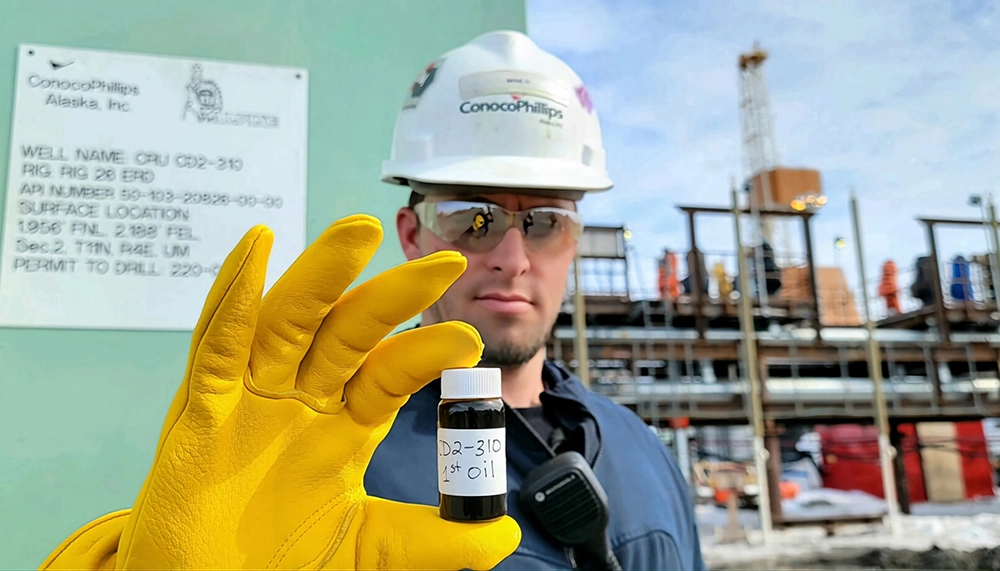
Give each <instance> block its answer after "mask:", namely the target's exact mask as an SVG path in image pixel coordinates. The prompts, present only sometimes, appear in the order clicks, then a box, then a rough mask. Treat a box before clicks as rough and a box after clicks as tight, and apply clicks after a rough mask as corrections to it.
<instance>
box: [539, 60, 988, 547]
mask: <svg viewBox="0 0 1000 571" xmlns="http://www.w3.org/2000/svg"><path fill="white" fill-rule="evenodd" d="M765 59H766V53H765V52H763V51H762V50H760V48H759V47H758V46H756V45H755V46H754V49H753V51H751V52H750V53H749V54H744V55H743V56H741V57H740V60H739V69H740V81H741V110H742V118H743V139H744V145H745V153H744V159H745V160H744V168H745V172H744V181H743V183H742V184H741V185H738V186H737V185H734V186H735V187H736V188H734V189H733V192H732V197H733V200H732V203H731V204H719V205H704V204H682V205H677V206H676V208H678V210H679V211H680V212H681V213H683V215H684V217H685V218H686V221H687V230H688V236H689V244H688V248H687V250H686V251H684V252H675V251H667V252H665V253H664V256H663V259H662V260H661V262H660V265H659V279H658V284H657V285H658V287H657V295H656V296H655V297H653V298H648V297H643V298H639V297H636V296H634V295H633V294H632V288H631V287H630V281H629V263H630V258H629V256H628V255H627V248H626V247H625V246H626V242H627V238H628V230H627V229H626V228H624V227H601V228H589V229H588V230H587V233H586V235H585V237H584V240H583V242H582V243H581V247H580V254H579V257H578V259H577V264H576V265H577V268H576V270H577V271H576V277H575V279H574V280H573V281H574V283H572V284H570V287H571V289H572V290H573V292H574V294H575V295H574V296H573V297H572V298H571V299H570V300H569V301H568V302H567V303H566V305H565V306H564V308H563V311H562V313H561V314H560V316H559V319H558V321H557V323H556V325H555V327H554V329H553V331H552V335H551V337H550V340H549V347H548V352H549V357H550V358H552V359H555V360H557V361H561V362H563V363H565V364H566V365H567V366H568V367H569V368H571V369H575V370H577V371H578V372H580V373H581V375H582V376H583V377H584V381H585V382H587V383H589V385H590V386H591V388H592V389H593V390H595V391H597V392H599V393H603V394H606V395H608V396H609V397H610V398H612V399H613V400H615V401H617V402H619V403H621V404H623V405H625V406H627V407H629V408H631V409H632V410H634V411H635V412H636V414H638V415H639V416H640V417H641V418H643V419H644V420H645V421H646V422H647V423H648V424H649V425H650V426H653V427H662V428H667V429H675V430H672V431H670V430H668V431H666V432H667V434H669V435H672V437H673V440H672V444H673V448H674V450H675V451H676V452H677V454H678V456H679V458H681V459H682V463H683V464H685V465H686V466H687V470H686V472H687V473H686V475H687V476H688V477H690V476H691V474H692V473H693V472H694V470H693V469H692V468H691V464H692V462H693V459H692V458H691V457H690V456H691V455H692V454H693V455H698V454H699V452H698V451H697V450H695V448H698V447H699V446H700V449H701V452H700V453H701V454H704V453H705V450H708V449H711V450H713V451H714V452H713V453H714V454H715V455H716V456H720V457H723V458H725V457H727V456H728V457H730V459H732V458H737V459H740V460H743V461H746V462H747V463H748V464H749V465H751V466H756V468H757V469H756V470H753V472H754V473H755V474H760V475H765V474H766V476H767V477H766V482H767V486H763V487H761V489H760V490H759V492H760V501H761V504H762V505H760V508H761V512H762V513H761V515H762V519H764V520H767V521H764V522H763V524H764V525H763V527H764V530H765V541H766V534H767V532H768V531H769V529H770V528H771V526H774V527H779V526H784V525H793V524H796V523H801V522H797V521H796V520H795V519H794V518H790V517H786V516H784V515H783V514H782V509H781V498H782V494H783V490H782V488H781V482H782V465H783V458H784V459H785V460H786V461H788V460H789V459H791V460H794V459H795V458H796V450H795V444H796V439H797V438H798V436H799V435H801V434H804V433H807V432H811V433H813V434H817V433H818V434H820V435H821V438H822V439H824V442H825V444H823V446H825V448H824V449H823V450H825V452H821V454H823V456H821V458H820V461H821V462H824V461H825V462H826V463H827V464H828V465H827V466H826V467H825V470H826V473H827V474H831V473H836V472H837V471H838V470H840V468H841V467H847V466H850V465H851V462H850V461H851V458H852V457H853V458H855V459H857V458H860V457H864V460H858V462H860V464H863V465H864V469H863V470H861V469H855V470H854V472H855V473H861V472H863V473H864V474H866V475H867V476H866V477H868V483H867V484H865V485H866V486H868V488H870V489H871V491H872V493H873V494H875V495H880V496H882V497H885V498H886V499H887V503H888V515H889V516H890V520H891V519H892V517H894V514H895V513H898V511H899V510H901V511H902V512H904V513H908V512H909V506H910V503H911V501H923V500H926V499H931V500H935V499H937V500H939V501H947V500H955V499H961V498H960V497H971V496H974V495H977V494H984V493H987V492H985V491H981V490H980V491H976V490H979V488H976V486H977V485H978V484H975V485H974V484H973V483H968V481H967V480H966V481H967V483H966V484H965V485H962V484H961V483H960V484H959V485H958V486H959V489H957V490H956V489H955V484H954V481H955V480H956V478H957V480H958V481H959V482H961V481H963V475H962V473H961V463H960V462H959V464H958V465H959V468H955V467H954V458H952V459H951V460H948V459H947V458H946V459H944V460H942V461H941V462H938V463H937V464H935V465H934V467H931V464H933V462H930V461H929V460H928V458H929V457H930V458H931V459H932V460H933V456H934V454H935V453H936V452H938V451H940V450H941V449H942V448H947V449H948V450H950V451H951V452H952V453H951V454H950V456H949V454H947V453H946V454H945V456H949V457H960V456H962V454H961V452H962V451H963V450H966V449H971V448H975V450H976V451H977V452H976V454H979V455H981V456H982V455H984V453H983V452H981V451H980V448H981V446H980V443H981V441H982V432H981V431H980V432H979V433H978V435H977V434H972V435H971V436H969V435H963V434H964V432H963V431H965V430H966V428H965V427H966V426H967V425H968V423H972V424H975V423H981V421H983V420H984V419H990V418H1000V307H998V305H997V299H996V297H997V296H996V295H995V290H994V288H993V284H994V283H997V282H998V281H1000V280H997V279H995V278H996V275H997V270H998V269H1000V262H998V258H997V238H996V236H997V229H998V225H1000V224H998V222H997V220H996V216H995V212H994V211H993V206H992V203H991V204H990V205H989V213H988V215H987V216H986V217H984V219H979V220H976V219H970V220H946V219H935V218H920V219H918V220H916V221H915V222H914V223H919V224H922V225H924V227H925V229H926V237H927V243H926V247H927V255H926V256H922V257H921V258H919V259H918V260H917V262H916V264H915V267H914V271H913V272H900V271H899V270H898V268H897V267H896V266H895V263H893V264H886V265H885V267H884V268H883V274H882V275H881V276H873V277H874V278H875V282H874V283H873V282H870V281H868V280H867V279H866V278H865V274H864V252H863V248H862V242H861V241H862V237H863V234H864V232H863V229H862V221H861V220H860V217H859V215H858V208H857V203H856V201H855V199H854V197H853V196H852V197H851V203H852V207H853V221H854V230H855V236H854V243H855V245H856V246H857V254H858V256H857V257H858V260H859V270H860V274H861V276H862V282H863V284H862V287H861V288H858V290H854V288H851V287H849V285H848V284H847V281H846V278H845V274H844V272H843V270H842V269H841V268H837V267H817V265H816V264H815V262H814V249H815V244H814V243H813V238H812V226H811V225H812V222H813V219H814V218H815V217H817V216H821V215H822V206H823V205H824V204H826V201H827V198H826V196H825V195H824V194H823V191H822V188H821V186H820V177H819V173H818V171H815V170H810V169H790V168H785V167H781V166H778V159H777V154H776V152H774V135H773V126H772V122H773V120H772V119H771V113H770V109H769V104H768V103H767V95H766V88H765V87H764V82H763V76H762V72H761V65H762V64H763V62H764V61H765ZM710 216H711V217H727V218H728V219H729V220H730V221H731V222H732V224H733V227H734V230H735V235H736V243H735V244H734V247H733V249H732V251H731V253H724V254H709V253H706V252H705V251H703V250H702V249H701V248H700V247H699V244H698V240H697V232H696V229H697V224H698V223H699V222H700V221H701V220H702V219H703V218H705V217H710ZM943 225H960V226H979V227H982V228H985V229H987V230H988V231H987V232H986V235H987V236H989V237H990V240H989V242H990V243H989V244H987V245H985V247H984V248H983V251H982V252H975V253H973V254H972V255H971V256H969V258H968V259H967V260H966V259H965V258H961V257H960V258H956V259H955V260H953V261H952V262H951V263H948V264H946V263H942V261H941V260H940V259H939V257H938V255H939V252H938V248H937V243H936V234H935V229H936V228H938V227H940V226H943ZM745 227H746V228H748V230H746V229H744V228H745ZM776 228H780V229H782V230H783V231H784V232H785V237H784V238H783V240H785V241H786V242H791V241H793V236H794V242H795V243H796V244H797V245H798V246H800V247H801V249H802V251H803V252H804V259H803V260H796V259H794V257H791V256H786V257H781V256H779V255H777V254H776V253H775V249H774V248H773V247H772V246H771V244H770V242H769V240H770V239H771V238H772V237H773V236H774V235H775V229H776ZM785 249H786V250H787V249H788V248H785ZM713 256H714V259H713ZM734 262H735V270H734V269H733V266H734ZM902 275H907V276H910V277H911V278H912V281H911V283H909V284H900V283H899V280H900V276H902ZM907 286H909V287H907ZM855 291H857V292H858V293H860V294H861V295H860V296H856V295H855ZM744 292H748V293H749V295H745V294H744ZM869 297H872V298H877V299H869ZM581 309H582V311H581ZM578 355H585V356H586V357H585V359H584V362H580V360H579V359H578V358H577V357H578ZM689 427H690V428H689ZM727 427H745V433H746V434H747V440H746V441H745V442H742V443H733V442H729V441H728V437H727V436H726V434H728V433H729V432H730V431H729V429H728V428H727ZM973 432H975V431H973ZM848 433H850V434H852V435H853V436H851V437H850V438H847V440H845V437H844V435H845V434H848ZM691 434H694V435H695V438H696V440H697V439H700V440H701V442H700V443H699V444H698V445H697V446H692V444H691V443H689V442H688V440H687V439H688V437H689V435H691ZM838 435H839V436H838ZM838 438H839V440H838ZM851 439H853V440H851ZM707 440H713V442H711V443H709V442H707ZM845 443H846V444H845ZM963 443H964V444H963ZM734 445H739V446H742V448H743V449H742V450H741V451H736V450H734V449H733V448H732V446H734ZM838 446H839V448H838ZM963 446H964V448H963ZM949 447H950V448H949ZM848 448H849V449H850V451H849V452H846V453H845V452H844V450H846V449H848ZM764 449H766V452H765V451H764ZM861 449H864V450H863V451H861V452H859V450H861ZM831 451H834V452H831ZM837 451H839V452H837ZM956 451H957V452H960V454H954V452H956ZM921 454H923V456H921ZM838 455H839V457H840V458H841V461H840V462H841V466H840V467H834V466H833V464H835V463H836V462H838V460H837V457H838ZM852 455H853V456H852ZM914 455H916V459H914V458H915V457H914ZM929 462H930V463H929ZM949 462H951V464H949ZM977 465H981V463H980V464H977ZM942 466H943V467H942ZM956 469H957V470H959V472H957V476H956V472H955V470H956ZM949 470H951V471H950V472H949ZM970 470H971V469H970ZM918 472H919V474H917V473H918ZM932 472H933V473H932ZM845 477H846V476H845ZM985 477H986V478H988V479H990V478H993V475H992V474H987V475H986V476H985ZM872 481H874V482H879V481H881V482H882V484H881V485H879V484H872V483H871V482H872ZM989 481H990V483H991V485H989V486H987V488H988V490H989V491H988V493H990V494H992V493H993V486H994V485H996V482H995V480H992V479H990V480H989ZM948 482H952V483H951V484H949V483H948ZM949 486H951V487H950V488H949ZM980 487H981V486H980ZM974 488H975V489H974ZM882 515H883V514H875V516H873V517H878V518H881V517H882ZM810 523H815V522H810ZM834 523H835V522H834ZM890 523H891V521H890Z"/></svg>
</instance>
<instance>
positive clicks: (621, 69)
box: [527, 0, 1000, 293]
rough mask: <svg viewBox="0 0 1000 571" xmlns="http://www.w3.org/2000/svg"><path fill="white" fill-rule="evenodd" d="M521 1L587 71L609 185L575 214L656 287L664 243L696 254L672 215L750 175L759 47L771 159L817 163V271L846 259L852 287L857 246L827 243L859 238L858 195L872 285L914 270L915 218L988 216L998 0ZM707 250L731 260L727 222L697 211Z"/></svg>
mask: <svg viewBox="0 0 1000 571" xmlns="http://www.w3.org/2000/svg"><path fill="white" fill-rule="evenodd" d="M527 8H528V33H529V35H530V36H531V37H532V38H533V39H534V40H535V41H536V42H537V43H538V44H539V45H540V46H541V47H542V48H543V49H546V50H548V51H550V52H552V53H554V54H555V55H557V56H559V57H560V58H562V59H563V60H564V61H566V62H567V63H568V64H569V65H570V66H571V67H573V68H574V69H575V70H576V71H577V73H578V74H579V75H580V76H581V77H582V78H583V79H584V81H585V82H586V83H587V84H588V88H589V90H590V94H591V98H592V99H593V101H594V104H595V106H596V109H597V111H598V113H599V116H600V119H601V123H602V128H603V133H604V141H605V145H606V148H607V151H608V160H609V170H610V172H611V176H612V178H613V179H614V181H615V183H616V187H615V189H614V190H612V191H611V192H609V193H604V194H602V195H597V196H593V197H588V198H587V199H586V200H584V201H583V203H582V204H581V210H582V211H583V212H584V214H585V215H586V216H587V218H588V221H589V222H592V223H602V224H625V225H626V226H628V227H629V228H630V229H631V230H632V231H633V235H634V238H633V240H632V247H633V252H634V254H635V257H634V261H635V262H636V265H637V266H638V270H639V273H641V274H642V275H641V276H639V277H640V280H641V282H642V285H643V288H644V291H646V292H647V293H651V292H652V288H653V287H654V284H655V278H654V276H653V271H654V270H655V260H656V258H657V257H658V256H659V255H660V254H661V252H662V250H663V249H664V248H672V249H675V250H680V251H683V250H686V249H687V247H688V238H687V229H686V225H685V219H684V218H683V217H682V216H681V213H680V212H679V211H678V210H677V208H676V205H677V204H679V203H689V204H690V203H697V204H706V205H717V206H727V205H728V202H729V188H730V179H731V177H733V176H737V177H739V176H742V172H741V171H742V145H741V133H740V116H739V76H738V71H737V66H736V62H737V58H738V56H739V54H740V53H741V52H745V51H748V50H750V49H751V47H752V46H753V43H754V42H755V41H759V42H760V44H761V47H762V48H764V49H765V50H767V51H768V52H769V54H770V56H769V60H768V62H767V63H766V64H765V72H766V77H767V82H768V88H769V92H770V97H771V107H772V111H773V114H774V117H775V135H776V141H777V147H778V155H779V162H780V164H782V165H784V166H792V167H807V168H816V169H819V170H820V171H821V173H822V177H823V185H824V190H825V191H826V194H827V195H828V196H829V199H830V202H829V204H828V205H827V206H826V207H825V208H824V209H823V211H822V213H821V214H820V215H819V216H818V217H817V218H815V219H814V225H813V229H814V241H815V247H814V251H815V254H816V256H817V263H818V264H820V265H833V264H837V265H840V266H842V267H844V269H845V272H846V273H847V274H848V278H849V280H852V283H853V284H854V285H857V282H856V281H853V280H856V275H857V272H856V271H855V267H856V266H855V264H856V261H855V257H854V255H853V251H854V250H853V248H854V244H853V242H852V241H849V242H848V247H847V248H846V249H844V250H843V251H839V252H838V251H836V250H835V249H834V247H833V245H832V244H833V242H834V239H835V237H836V236H841V235H842V236H844V237H847V238H850V236H851V223H850V218H849V202H848V196H849V191H850V187H851V186H852V185H853V186H854V188H855V190H856V193H857V194H858V197H859V199H860V205H861V209H862V222H863V224H864V242H865V252H866V253H865V256H866V262H867V265H866V271H867V272H868V274H869V275H868V278H869V282H870V283H871V282H873V281H875V280H877V278H878V272H879V270H880V267H881V264H882V263H883V262H884V261H885V260H886V259H890V258H891V259H893V260H894V261H895V262H896V263H897V265H899V266H900V267H901V268H904V269H905V268H906V267H911V266H912V265H913V263H914V259H915V257H916V256H918V255H921V254H923V253H924V252H925V251H926V239H925V233H924V230H923V226H922V225H920V224H919V223H918V222H917V221H916V220H915V218H916V217H918V216H935V217H978V216H979V215H980V211H979V209H978V208H975V207H971V206H969V205H968V197H969V195H970V194H986V193H988V192H991V191H993V190H994V188H996V187H998V185H1000V160H997V152H998V151H1000V121H998V118H1000V11H998V9H997V5H996V4H993V3H989V2H979V1H972V2H970V1H943V0H942V1H937V2H928V1H921V2H909V1H906V2H904V1H888V0H880V1H878V2H854V1H847V0H835V1H834V0H828V1H823V2H801V1H794V2H793V1H783V2H779V1H757V2H747V1H735V0H732V1H711V2H680V1H658V0H651V1H643V0H622V1H615V2H612V1H611V0H604V1H601V0H573V1H569V0H528V1H527ZM995 194H996V195H997V200H1000V192H995ZM798 237H799V234H795V235H794V238H793V240H795V241H793V243H792V247H793V248H794V249H795V250H797V251H798V252H799V253H801V251H802V246H801V245H800V243H799V242H798ZM698 240H699V243H700V245H701V246H702V247H703V248H705V249H708V250H709V251H710V252H716V251H718V252H721V251H723V250H730V251H731V250H732V245H733V232H732V221H731V219H727V218H714V219H713V218H709V219H705V222H704V223H701V224H700V227H699V232H698ZM938 243H939V247H940V248H941V250H942V257H943V258H944V259H950V257H951V256H952V255H953V254H954V253H956V252H961V253H964V254H965V255H966V256H967V257H969V256H971V255H972V254H974V253H981V252H985V251H986V248H987V242H986V235H985V232H984V231H983V230H982V229H979V228H974V229H958V230H952V229H947V228H942V229H941V230H939V234H938ZM782 245H783V244H780V243H779V244H777V246H778V247H781V246H782ZM909 280H910V276H907V275H902V276H901V280H900V282H901V283H900V285H901V286H903V287H905V286H908V285H909ZM869 291H870V292H871V293H874V291H872V290H869Z"/></svg>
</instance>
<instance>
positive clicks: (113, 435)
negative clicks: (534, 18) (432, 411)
mask: <svg viewBox="0 0 1000 571" xmlns="http://www.w3.org/2000/svg"><path fill="white" fill-rule="evenodd" d="M504 28H506V29H515V30H521V31H524V29H525V14H524V5H523V0H478V1H473V0H419V1H418V0H392V1H390V0H169V1H167V0H142V1H139V0H0V181H6V180H7V172H6V170H7V164H8V160H9V149H8V146H9V141H10V120H11V110H12V105H13V93H14V70H15V57H16V53H17V52H16V46H17V44H18V43H21V42H30V43H39V44H54V45H62V46H67V47H79V48H93V49H106V50H118V51H127V52H147V53H152V54H162V55H177V56H191V57H202V58H212V59H220V60H233V61H247V62H255V63H265V64H280V65H294V66H303V67H306V68H308V69H309V71H310V108H309V119H310V120H309V198H308V239H309V241H312V240H314V239H315V238H316V236H317V235H319V233H320V232H321V231H322V230H323V229H324V228H325V227H326V226H327V225H329V224H330V223H332V222H333V221H335V220H336V219H338V218H340V217H342V216H346V215H348V214H352V213H356V212H366V213H369V214H373V215H375V216H378V217H379V218H380V219H381V220H382V221H383V224H384V225H385V226H386V238H385V244H384V246H383V249H382V251H381V252H380V253H379V255H378V256H377V257H376V259H375V260H374V261H373V263H372V265H371V266H370V267H369V269H368V271H367V272H366V274H365V276H363V278H364V277H370V276H371V275H372V273H373V272H376V271H381V270H384V269H386V268H388V267H389V266H391V265H395V264H397V263H399V262H401V261H402V260H403V257H402V255H401V253H400V252H399V248H398V242H397V241H396V236H395V232H394V229H393V216H394V214H395V211H396V209H397V208H398V207H399V206H400V205H402V204H404V203H405V200H406V196H407V194H406V192H405V191H404V190H402V189H398V188H394V187H390V186H388V185H385V184H383V183H381V182H380V181H379V180H378V176H379V169H380V166H381V161H382V160H383V158H384V157H385V156H386V154H387V153H388V150H389V143H390V141H391V136H392V128H393V123H394V121H395V114H396V112H397V110H398V109H399V107H400V104H401V102H402V101H403V96H404V93H405V90H406V88H407V87H408V86H409V84H410V82H412V81H413V79H414V77H416V75H417V73H418V72H419V71H420V70H421V69H423V67H424V66H425V65H426V64H427V63H428V62H429V61H431V60H432V59H433V58H435V57H436V56H438V55H439V54H441V53H442V52H444V51H446V50H448V49H450V48H452V47H455V46H457V45H459V44H461V43H464V42H465V41H468V40H469V39H471V38H473V37H475V36H476V35H478V34H480V33H483V32H486V31H489V30H493V29H504ZM4 191H5V189H4V188H2V187H0V209H2V208H3V204H4V195H3V193H4ZM0 220H2V218H0ZM0 223H2V222H0ZM80 303H86V300H84V299H81V300H80ZM188 342H189V336H188V335H187V334H182V333H151V332H150V333H146V332H113V331H111V332H109V331H62V330H11V329H0V569H11V568H15V569H25V568H37V566H38V564H39V563H41V560H42V559H43V558H44V557H45V556H46V555H47V554H48V553H49V551H50V550H51V549H52V548H54V547H55V546H56V545H57V544H58V543H59V542H60V541H61V540H62V539H63V538H64V537H65V536H66V535H67V534H69V533H71V532H72V531H73V530H75V529H77V528H78V527H79V526H80V525H82V524H84V523H86V522H87V521H89V520H90V519H92V518H94V517H96V516H99V515H101V514H104V513H106V512H108V511H111V510H115V509H119V508H122V507H127V506H130V505H131V503H132V501H133V500H134V498H135V495H136V494H137V493H138V491H139V487H140V485H141V483H142V480H143V478H144V476H145V474H146V471H147V470H148V468H149V464H150V461H151V458H152V454H153V451H154V446H155V443H156V438H157V435H158V432H159V429H160V426H161V422H162V419H163V416H164V414H165V412H166V410H167V407H168V405H169V402H170V399H171V398H172V396H173V394H174V391H175V390H176V387H177V384H178V382H179V380H180V377H181V375H182V374H183V371H184V365H185V360H186V358H187V349H188Z"/></svg>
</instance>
